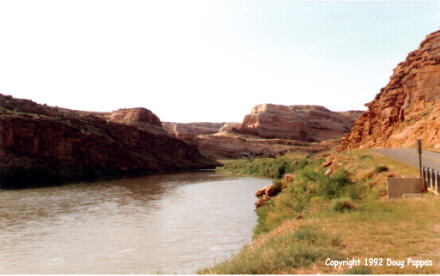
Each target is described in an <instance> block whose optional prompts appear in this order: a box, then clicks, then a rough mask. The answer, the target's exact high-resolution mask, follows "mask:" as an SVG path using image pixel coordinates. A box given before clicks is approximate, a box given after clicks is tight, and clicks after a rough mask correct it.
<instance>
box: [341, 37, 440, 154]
mask: <svg viewBox="0 0 440 276" xmlns="http://www.w3.org/2000/svg"><path fill="white" fill-rule="evenodd" d="M439 99H440V30H439V31H436V32H434V33H431V34H429V35H428V36H427V37H426V39H425V40H424V41H423V42H422V43H421V44H420V46H419V47H418V49H417V50H415V51H413V52H410V53H409V54H408V56H407V58H406V60H405V61H404V62H401V63H399V64H398V65H397V67H396V68H395V69H394V71H393V74H392V76H391V77H390V81H389V82H388V84H387V85H386V86H385V87H384V88H382V89H381V90H380V93H379V94H377V95H376V97H375V98H374V100H373V101H372V102H370V103H367V104H366V106H367V107H368V110H367V111H366V112H364V113H363V114H362V115H361V116H360V117H359V119H358V120H357V121H356V123H355V125H354V127H353V129H352V131H351V132H350V133H348V134H347V135H346V136H345V137H344V138H343V140H342V143H341V147H340V149H341V150H345V149H351V148H363V147H409V146H412V145H414V144H415V141H416V139H422V141H423V143H424V144H425V145H427V146H429V147H437V148H439V147H440V120H439V118H440V106H439Z"/></svg>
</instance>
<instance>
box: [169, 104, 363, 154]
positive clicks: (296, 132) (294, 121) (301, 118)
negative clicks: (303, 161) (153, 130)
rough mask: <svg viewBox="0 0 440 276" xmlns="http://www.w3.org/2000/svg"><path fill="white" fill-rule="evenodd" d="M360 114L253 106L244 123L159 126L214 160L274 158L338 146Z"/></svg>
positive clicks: (318, 107)
mask: <svg viewBox="0 0 440 276" xmlns="http://www.w3.org/2000/svg"><path fill="white" fill-rule="evenodd" d="M361 113H362V111H345V112H333V111H330V110H328V109H327V108H325V107H322V106H312V105H305V106H301V105H291V106H287V105H274V104H261V105H257V106H255V107H254V108H253V109H252V111H251V114H249V115H246V116H245V118H244V120H243V122H241V123H239V122H226V123H206V122H205V123H185V124H184V123H171V122H165V123H162V125H163V127H164V129H165V130H166V131H167V132H168V133H169V134H170V135H173V136H175V137H177V138H179V139H182V140H184V141H186V142H188V143H192V144H196V145H198V147H199V149H200V151H201V152H202V153H203V154H204V155H207V156H210V157H212V158H216V159H224V158H246V157H273V156H277V155H282V154H285V153H288V152H295V151H305V152H316V151H320V150H326V149H328V148H330V147H333V146H335V145H337V144H338V143H339V140H338V139H340V138H341V137H342V136H343V135H344V134H345V133H347V132H348V131H349V130H350V129H351V127H352V125H353V122H354V121H355V120H356V119H357V117H358V116H359V115H360V114H361Z"/></svg>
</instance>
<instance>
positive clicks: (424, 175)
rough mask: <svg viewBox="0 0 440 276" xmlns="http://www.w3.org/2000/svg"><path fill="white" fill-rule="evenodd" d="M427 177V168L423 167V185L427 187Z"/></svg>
mask: <svg viewBox="0 0 440 276" xmlns="http://www.w3.org/2000/svg"><path fill="white" fill-rule="evenodd" d="M425 177H426V172H425V168H424V167H423V168H422V182H423V185H425V186H426V181H425Z"/></svg>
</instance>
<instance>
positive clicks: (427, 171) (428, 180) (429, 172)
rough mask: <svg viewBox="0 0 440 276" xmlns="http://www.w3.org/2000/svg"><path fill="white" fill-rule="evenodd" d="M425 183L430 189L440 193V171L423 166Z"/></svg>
mask: <svg viewBox="0 0 440 276" xmlns="http://www.w3.org/2000/svg"><path fill="white" fill-rule="evenodd" d="M422 179H423V184H425V186H426V188H427V189H428V190H429V191H433V192H435V193H440V171H439V170H436V169H432V168H428V167H422Z"/></svg>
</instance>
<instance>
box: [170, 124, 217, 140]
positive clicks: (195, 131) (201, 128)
mask: <svg viewBox="0 0 440 276" xmlns="http://www.w3.org/2000/svg"><path fill="white" fill-rule="evenodd" d="M224 124H225V123H210V122H201V123H172V122H163V123H162V126H163V128H164V129H165V130H166V131H167V132H168V133H169V134H171V135H174V136H177V137H179V136H180V135H186V134H189V135H193V136H197V135H202V134H214V133H217V132H218V131H219V129H220V128H221V127H222V126H223V125H224Z"/></svg>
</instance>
